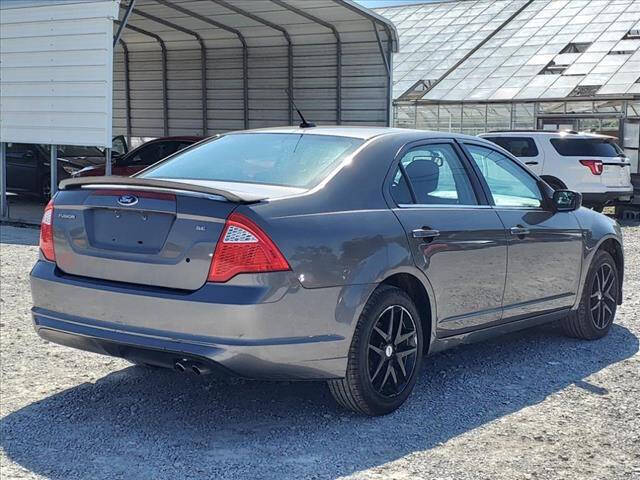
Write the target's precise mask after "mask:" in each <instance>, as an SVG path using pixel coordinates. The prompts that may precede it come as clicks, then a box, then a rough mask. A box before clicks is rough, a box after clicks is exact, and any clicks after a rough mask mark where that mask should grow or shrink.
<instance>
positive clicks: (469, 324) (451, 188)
mask: <svg viewBox="0 0 640 480" xmlns="http://www.w3.org/2000/svg"><path fill="white" fill-rule="evenodd" d="M399 157H400V161H399V165H398V167H397V169H396V171H395V173H394V175H393V178H392V181H391V185H390V196H391V197H392V199H393V202H394V203H395V206H394V208H393V211H394V213H395V214H396V215H397V217H398V219H399V220H400V222H401V223H402V225H403V227H404V229H405V231H406V233H407V238H408V241H409V244H410V246H411V249H412V253H413V258H414V261H415V263H416V265H417V266H418V267H419V268H420V269H421V270H422V271H423V272H424V273H425V275H426V277H427V279H428V281H429V283H430V284H431V287H432V289H433V292H434V294H435V303H436V316H437V318H436V329H437V334H438V336H440V337H444V336H449V335H454V334H458V333H463V332H465V331H470V330H473V329H476V328H481V327H483V326H487V325H491V324H495V323H499V322H500V321H501V320H502V308H501V306H502V295H503V291H504V282H505V274H506V259H507V247H506V238H505V232H504V227H503V225H502V223H501V222H500V219H499V218H498V215H497V213H496V212H495V211H494V210H493V209H492V208H491V207H490V206H488V205H486V198H485V197H484V194H483V193H482V191H481V188H480V184H479V182H478V181H477V179H476V178H475V177H473V176H472V175H470V173H472V172H471V169H470V165H469V164H468V163H467V162H466V161H465V160H463V156H462V152H461V150H460V149H459V147H458V146H457V145H456V144H455V142H453V141H443V140H440V141H435V142H427V143H421V144H418V145H414V146H412V147H410V148H408V149H405V151H404V152H401V153H400V155H399ZM407 178H408V179H409V181H408V182H407Z"/></svg>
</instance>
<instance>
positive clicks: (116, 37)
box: [113, 0, 136, 47]
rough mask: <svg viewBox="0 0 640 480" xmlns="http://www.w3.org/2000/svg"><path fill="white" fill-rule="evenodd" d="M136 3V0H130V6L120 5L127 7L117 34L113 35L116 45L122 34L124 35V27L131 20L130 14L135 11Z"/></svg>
mask: <svg viewBox="0 0 640 480" xmlns="http://www.w3.org/2000/svg"><path fill="white" fill-rule="evenodd" d="M135 4H136V0H130V1H129V6H128V7H125V6H124V5H120V7H121V8H124V9H125V12H124V17H122V20H121V21H120V22H119V23H120V24H119V25H118V30H117V31H116V34H115V35H114V37H113V46H114V47H115V46H116V45H117V44H118V42H119V41H120V36H121V35H122V30H123V29H124V27H126V26H127V22H128V21H129V16H130V15H131V12H132V11H133V7H134V5H135Z"/></svg>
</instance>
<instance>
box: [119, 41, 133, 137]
mask: <svg viewBox="0 0 640 480" xmlns="http://www.w3.org/2000/svg"><path fill="white" fill-rule="evenodd" d="M120 45H121V46H122V51H123V52H124V103H125V115H126V118H127V145H130V144H131V131H132V128H131V81H130V78H129V49H128V48H127V44H126V43H125V42H124V41H123V40H122V39H121V40H120Z"/></svg>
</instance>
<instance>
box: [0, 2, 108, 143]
mask: <svg viewBox="0 0 640 480" xmlns="http://www.w3.org/2000/svg"><path fill="white" fill-rule="evenodd" d="M0 8H1V11H0V125H1V128H0V130H1V132H0V140H1V141H3V142H16V143H21V142H22V143H52V144H66V145H99V146H107V145H109V146H110V144H111V103H112V88H111V70H112V41H113V40H112V35H113V33H112V20H113V18H115V16H116V15H117V13H118V8H117V3H116V2H113V1H94V2H83V3H82V5H78V2H77V1H76V2H74V3H71V2H68V1H67V2H64V1H62V2H61V1H49V2H43V1H39V2H38V1H24V0H23V1H16V0H3V1H2V2H1V3H0Z"/></svg>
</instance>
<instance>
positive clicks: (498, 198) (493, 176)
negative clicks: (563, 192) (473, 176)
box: [467, 144, 542, 208]
mask: <svg viewBox="0 0 640 480" xmlns="http://www.w3.org/2000/svg"><path fill="white" fill-rule="evenodd" d="M467 148H468V149H469V152H470V153H471V156H472V158H473V161H474V162H475V163H476V165H477V166H478V168H479V169H480V172H481V174H482V176H483V177H484V179H485V181H486V182H487V185H488V186H489V190H490V191H491V195H492V196H493V201H494V203H495V205H496V206H498V207H528V208H538V207H540V206H542V195H541V193H540V189H539V188H538V184H537V182H536V179H535V178H534V177H532V176H531V175H529V174H528V173H527V172H526V171H525V170H524V169H523V168H521V167H520V166H519V165H518V164H517V163H516V162H514V161H513V160H511V159H510V158H508V157H506V156H505V155H503V154H501V153H500V152H497V151H495V150H492V149H490V148H485V147H481V146H479V145H471V144H468V145H467Z"/></svg>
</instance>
